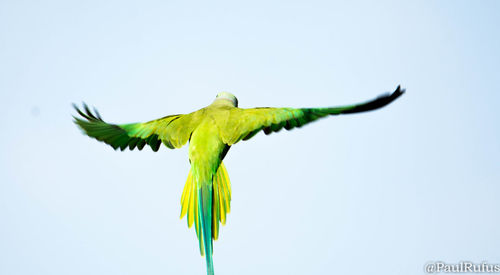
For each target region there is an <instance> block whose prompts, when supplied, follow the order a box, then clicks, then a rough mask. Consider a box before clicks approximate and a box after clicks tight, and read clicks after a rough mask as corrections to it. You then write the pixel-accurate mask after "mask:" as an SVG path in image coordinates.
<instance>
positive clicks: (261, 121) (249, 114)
mask: <svg viewBox="0 0 500 275" xmlns="http://www.w3.org/2000/svg"><path fill="white" fill-rule="evenodd" d="M404 92H405V90H404V89H401V87H400V86H398V88H397V89H396V91H394V92H393V93H392V94H386V95H382V96H379V97H378V98H376V99H373V100H370V101H368V102H364V103H359V104H353V105H347V106H341V107H330V108H301V109H293V108H253V109H239V108H234V109H232V110H231V114H230V117H229V119H228V121H227V123H226V127H223V129H221V136H222V139H223V141H224V143H226V144H228V145H232V144H235V143H237V142H238V141H240V140H247V139H250V138H252V137H253V136H255V135H256V134H257V133H258V132H259V131H261V130H263V131H264V133H265V134H266V135H269V134H270V133H272V132H278V131H280V130H281V129H283V128H285V129H286V130H290V129H292V128H295V127H301V126H303V125H305V124H307V123H309V122H313V121H315V120H317V119H319V118H323V117H326V116H328V115H340V114H352V113H359V112H366V111H371V110H375V109H378V108H381V107H384V106H385V105H387V104H389V103H391V102H392V101H394V100H395V99H396V98H398V97H399V96H401V95H402V94H403V93H404Z"/></svg>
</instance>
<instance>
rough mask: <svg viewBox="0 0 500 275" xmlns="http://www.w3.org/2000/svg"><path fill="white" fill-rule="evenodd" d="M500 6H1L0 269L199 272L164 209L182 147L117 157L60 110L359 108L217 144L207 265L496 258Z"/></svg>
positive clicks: (346, 269)
mask: <svg viewBox="0 0 500 275" xmlns="http://www.w3.org/2000/svg"><path fill="white" fill-rule="evenodd" d="M499 13H500V2H499V1H496V0H488V1H487V0H475V1H471V0H467V1H459V0H450V1H444V0H432V1H335V2H334V1H251V2H250V1H247V2H243V1H225V2H224V1H141V2H139V1H137V2H130V1H5V0H4V1H0V102H1V116H0V123H1V126H2V131H1V133H2V134H1V135H0V151H1V154H0V220H1V226H0V274H6V275H20V274H23V275H31V274H37V275H43V274H47V275H58V274H61V275H62V274H64V275H66V274H74V275H77V274H96V275H97V274H106V275H111V274H131V275H132V274H205V272H206V271H205V263H204V259H203V258H201V257H200V256H199V252H198V246H197V241H196V237H195V233H194V231H193V230H192V229H190V230H188V229H187V226H186V221H185V220H179V218H178V215H179V212H180V204H179V202H180V195H181V192H182V188H183V185H184V182H185V179H186V177H187V173H188V170H189V163H188V160H187V147H184V148H182V149H180V150H169V149H166V148H162V149H161V150H160V151H159V152H157V153H153V152H152V151H151V150H150V149H149V148H147V149H146V150H143V151H132V152H130V151H126V152H115V151H113V150H112V148H111V147H109V146H106V145H105V144H103V143H99V142H96V141H95V140H91V139H89V138H88V137H85V136H83V135H82V134H81V132H80V131H79V130H78V129H77V128H76V127H75V125H74V124H73V123H72V119H71V114H74V111H73V110H72V109H71V103H72V102H77V103H79V102H81V101H85V102H87V103H89V104H90V105H92V106H95V107H97V108H98V109H99V110H100V112H101V114H102V116H103V118H104V119H105V120H107V121H110V122H117V123H125V122H136V121H146V120H150V119H154V118H159V117H162V116H164V115H168V114H174V113H187V112H191V111H193V110H196V109H198V108H201V107H203V106H205V105H207V104H209V103H211V101H212V100H213V98H214V97H215V95H216V94H217V93H218V92H220V91H222V90H225V91H229V92H231V93H234V94H235V95H236V96H237V97H238V99H239V102H240V107H255V106H287V107H314V106H332V105H341V104H349V103H355V102H358V101H364V100H367V99H371V98H374V97H375V96H377V95H379V94H381V93H383V92H386V91H391V90H393V89H394V88H395V87H396V86H397V85H398V84H401V85H402V86H403V87H405V88H407V94H405V95H404V96H403V97H402V98H401V99H399V100H398V101H396V102H395V103H394V104H392V105H390V106H388V107H386V108H384V109H382V110H379V111H376V112H371V113H366V114H359V115H350V116H342V117H334V118H329V119H325V120H322V121H320V122H317V123H314V124H311V125H308V126H306V127H304V128H302V129H298V130H293V131H290V132H280V133H278V134H273V135H270V136H265V135H263V134H259V135H258V136H256V137H255V138H253V139H252V140H250V141H247V142H242V143H239V144H237V145H235V146H233V148H231V150H230V152H229V154H228V155H227V157H226V160H225V163H226V166H227V168H228V172H229V176H230V178H231V181H232V186H233V201H232V211H231V214H230V215H229V217H228V224H227V225H226V226H225V227H223V228H222V230H221V238H220V240H219V241H217V242H216V243H215V248H214V249H215V253H214V263H215V272H216V274H218V275H222V274H384V275H385V274H423V265H424V264H425V263H426V262H428V261H437V260H442V261H447V262H451V263H453V262H458V261H461V260H470V261H476V262H479V263H480V262H482V261H487V262H490V263H500V250H499V249H498V248H499V247H500V238H499V237H498V232H500V222H499V220H498V211H499V209H500V199H499V198H500V172H499V169H500V166H499V164H500V157H499V156H500V146H499V140H500V130H499V125H500V121H499V118H500V112H499V111H498V105H499V103H500V93H499V92H500V84H499V83H500V82H499V79H500V68H499V64H500V54H499V49H500V34H499V32H498V28H499V27H500V17H498V14H499Z"/></svg>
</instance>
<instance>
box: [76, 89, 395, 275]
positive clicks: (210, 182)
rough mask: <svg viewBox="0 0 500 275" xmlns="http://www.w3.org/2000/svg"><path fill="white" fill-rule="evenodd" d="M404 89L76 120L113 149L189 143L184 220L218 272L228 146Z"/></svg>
mask: <svg viewBox="0 0 500 275" xmlns="http://www.w3.org/2000/svg"><path fill="white" fill-rule="evenodd" d="M403 92H404V90H400V88H399V87H398V89H397V90H396V91H395V92H394V93H392V94H390V95H385V96H381V97H379V98H377V99H374V100H371V101H368V102H365V103H361V104H354V105H349V106H342V107H330V108H302V109H294V108H267V107H266V108H252V109H241V108H238V101H237V99H236V97H234V96H233V95H231V94H229V93H224V92H223V93H220V94H218V95H217V97H216V99H215V100H214V102H213V103H212V104H210V105H209V106H207V107H205V108H202V109H200V110H198V111H195V112H192V113H189V114H186V115H171V116H166V117H163V118H161V119H157V120H152V121H149V122H146V123H131V124H120V125H117V124H108V123H106V122H104V121H103V120H102V119H101V117H100V115H99V114H98V113H97V111H95V113H96V114H95V115H94V114H93V113H92V112H91V111H90V110H89V109H88V107H87V106H86V105H84V110H85V112H82V111H81V110H80V109H78V108H77V107H76V106H75V109H76V110H77V112H78V113H79V114H80V115H81V116H82V117H83V118H84V119H82V118H77V117H75V123H76V124H78V126H80V127H81V128H82V129H83V131H84V132H85V133H86V134H87V135H89V136H90V137H94V138H96V139H97V140H100V141H103V142H105V143H107V144H109V145H111V146H112V147H113V148H114V149H121V150H124V149H126V148H129V149H131V150H132V149H134V148H138V149H139V150H141V149H142V148H143V147H144V146H145V145H146V144H147V145H149V146H150V147H151V148H152V149H153V151H157V150H158V149H159V147H160V145H161V143H163V144H164V145H165V146H167V147H168V148H171V149H174V148H180V147H182V146H183V145H184V144H186V143H187V142H188V141H189V162H190V164H191V169H190V171H189V174H188V178H187V181H186V184H185V187H184V191H183V193H182V196H181V218H182V217H184V216H186V215H187V223H188V227H191V226H192V225H193V224H194V225H195V231H196V235H197V237H198V242H199V248H200V253H201V254H202V255H205V256H206V263H207V273H208V274H209V275H212V274H214V271H213V263H212V253H213V247H212V240H217V239H218V236H219V223H222V224H225V222H226V215H227V213H229V211H230V201H231V185H230V182H229V177H228V175H227V172H226V169H225V167H224V164H223V163H222V161H223V159H224V157H225V156H226V154H227V152H228V151H229V148H230V146H232V145H233V144H235V143H237V142H238V141H240V140H247V139H250V138H252V137H253V136H254V135H256V134H257V133H258V132H260V131H261V130H262V131H264V133H266V134H270V133H272V132H278V131H280V130H281V129H282V128H285V129H287V130H290V129H292V128H295V127H301V126H302V125H304V124H306V123H309V122H312V121H315V120H317V119H319V118H322V117H325V116H327V115H339V114H349V113H358V112H364V111H370V110H374V109H378V108H381V107H383V106H385V105H387V104H389V103H390V102H392V101H393V100H395V99H396V98H398V97H399V96H400V95H401V94H402V93H403Z"/></svg>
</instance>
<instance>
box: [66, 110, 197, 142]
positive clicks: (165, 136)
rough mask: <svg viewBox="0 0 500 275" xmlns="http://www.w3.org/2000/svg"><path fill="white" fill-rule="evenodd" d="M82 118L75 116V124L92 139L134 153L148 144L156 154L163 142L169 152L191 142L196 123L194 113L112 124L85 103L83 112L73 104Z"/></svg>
mask: <svg viewBox="0 0 500 275" xmlns="http://www.w3.org/2000/svg"><path fill="white" fill-rule="evenodd" d="M73 107H74V108H75V109H76V111H77V112H78V114H79V115H80V116H81V117H75V116H73V118H74V119H75V121H74V122H75V123H76V124H77V125H78V126H79V127H80V128H81V129H82V130H83V132H84V133H85V134H87V135H88V136H89V137H93V138H95V139H97V140H99V141H102V142H104V143H106V144H109V145H111V147H113V148H114V149H115V150H116V149H118V148H119V149H120V150H122V151H123V150H125V148H127V147H128V148H129V149H130V150H133V149H134V148H136V147H137V148H138V149H139V150H142V148H143V147H144V146H145V145H146V144H147V145H149V146H151V148H152V149H153V151H155V152H156V151H158V149H159V148H160V145H161V143H163V144H165V146H167V147H168V148H170V149H174V148H180V147H182V146H183V145H184V144H186V142H187V141H188V140H189V137H190V136H191V133H192V132H193V129H194V127H196V123H195V122H194V121H193V119H192V118H193V113H191V114H187V115H171V116H166V117H163V118H160V119H156V120H152V121H149V122H144V123H129V124H109V123H106V122H104V121H103V120H102V118H101V116H100V115H99V113H98V112H97V110H95V109H94V112H95V114H93V113H92V112H91V111H90V109H89V108H88V106H87V105H86V104H83V111H82V110H80V109H79V108H78V107H77V106H76V105H74V104H73Z"/></svg>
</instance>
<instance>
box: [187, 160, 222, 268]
mask: <svg viewBox="0 0 500 275" xmlns="http://www.w3.org/2000/svg"><path fill="white" fill-rule="evenodd" d="M193 170H195V171H194V173H198V171H197V170H198V169H193V167H192V169H191V170H190V171H189V175H188V178H187V181H186V185H185V186H184V191H183V192H182V197H181V219H182V218H183V217H184V216H185V215H186V214H187V223H188V227H191V226H192V225H193V223H194V224H195V229H196V236H197V237H198V242H199V247H200V254H201V255H202V256H204V255H206V262H207V274H208V275H213V274H214V268H213V259H212V254H213V243H212V239H213V240H217V239H218V237H219V222H221V223H222V224H223V225H224V224H225V223H226V214H227V213H229V211H230V201H231V184H230V182H229V177H228V175H227V171H226V168H225V167H224V164H223V163H221V164H220V166H219V168H218V170H217V172H216V173H215V174H214V175H203V176H202V175H195V176H194V177H193ZM196 178H197V179H200V180H198V182H196V180H194V179H196Z"/></svg>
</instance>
